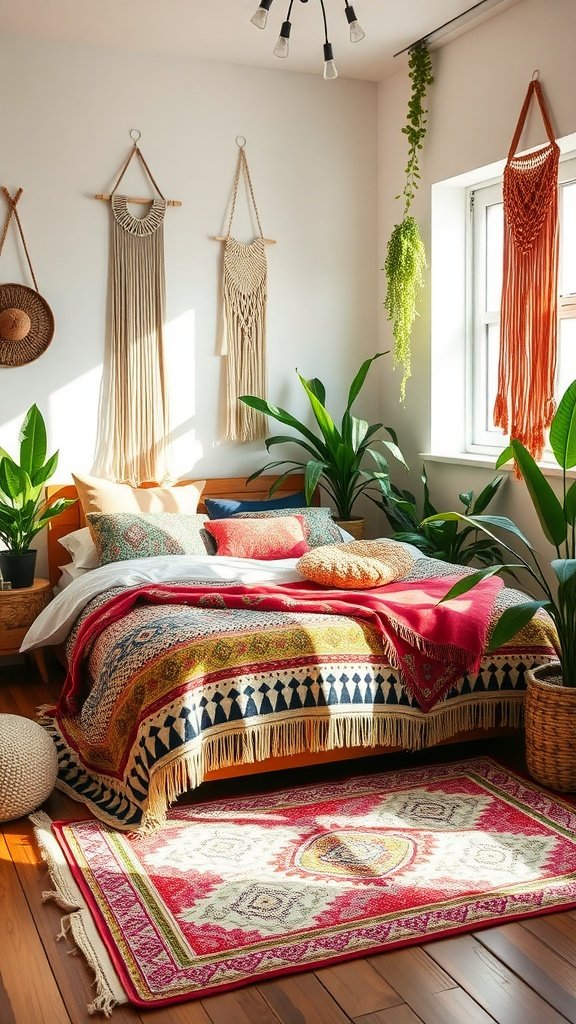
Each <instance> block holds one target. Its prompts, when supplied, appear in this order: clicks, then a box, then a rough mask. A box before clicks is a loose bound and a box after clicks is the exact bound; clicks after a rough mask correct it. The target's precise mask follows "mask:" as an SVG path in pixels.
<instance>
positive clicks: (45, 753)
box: [0, 715, 58, 821]
mask: <svg viewBox="0 0 576 1024" xmlns="http://www.w3.org/2000/svg"><path fill="white" fill-rule="evenodd" d="M57 771H58V757H57V754H56V747H55V746H54V742H53V740H52V738H51V737H50V736H49V735H48V733H47V732H46V730H45V729H43V728H42V726H41V725H38V723H37V722H32V721H31V720H30V719H29V718H21V717H20V715H0V821H12V819H13V818H21V817H22V815H24V814H30V812H31V811H35V810H36V808H37V807H39V806H40V804H41V803H44V800H46V799H47V797H49V796H50V793H51V792H52V790H53V788H54V783H55V782H56V773H57Z"/></svg>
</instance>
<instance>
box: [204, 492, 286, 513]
mask: <svg viewBox="0 0 576 1024" xmlns="http://www.w3.org/2000/svg"><path fill="white" fill-rule="evenodd" d="M305 502H306V498H305V496H304V491H298V493H297V494H289V495H288V497H286V498H269V499H267V500H266V501H236V499H235V498H206V499H205V500H204V504H205V506H206V511H207V513H208V515H209V516H210V519H229V518H230V516H234V515H236V513H238V512H271V511H273V510H275V509H282V508H298V509H299V508H300V506H301V505H304V504H305Z"/></svg>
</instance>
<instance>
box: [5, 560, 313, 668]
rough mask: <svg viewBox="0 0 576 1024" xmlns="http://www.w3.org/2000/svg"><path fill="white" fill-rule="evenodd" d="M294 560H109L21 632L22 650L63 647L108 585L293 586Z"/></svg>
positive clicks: (65, 591)
mask: <svg viewBox="0 0 576 1024" xmlns="http://www.w3.org/2000/svg"><path fill="white" fill-rule="evenodd" d="M297 561H298V559H297V558H285V559H278V560H271V561H262V560H260V559H257V558H228V557H225V556H218V557H215V556H214V555H194V556H190V555H169V556H164V555H159V556H157V557H156V558H141V559H133V560H131V561H124V562H112V563H110V564H109V565H102V566H100V568H99V569H91V570H90V571H89V572H86V573H84V575H82V576H80V577H79V578H78V579H76V580H73V581H72V582H71V583H70V584H69V585H68V586H67V587H65V588H64V589H63V590H62V591H61V592H60V593H59V594H58V595H57V596H56V597H55V598H54V600H53V601H51V602H50V604H49V605H48V606H47V607H46V608H45V609H44V611H42V612H40V615H39V616H38V618H37V619H35V620H34V622H33V623H32V625H31V626H30V629H29V630H28V632H27V633H26V636H25V637H24V640H23V641H22V645H21V647H20V650H21V651H30V650H32V648H34V647H45V646H50V645H52V644H60V643H62V642H63V641H64V640H65V639H66V637H67V636H68V633H69V631H70V628H71V626H72V624H73V622H74V620H75V619H76V617H77V616H78V615H79V614H80V612H81V611H82V609H83V608H84V607H85V606H86V605H87V604H88V602H89V601H91V600H92V598H93V597H96V596H97V595H98V594H101V593H102V591H104V590H108V589H109V588H110V587H117V586H123V587H137V586H139V585H140V584H141V583H161V582H163V581H167V580H169V581H172V580H195V581H201V580H205V581H206V582H210V581H212V580H214V581H222V580H227V581H228V582H230V583H293V582H295V581H296V580H302V579H303V578H304V577H303V576H302V575H301V574H300V573H299V572H296V568H295V566H296V562H297Z"/></svg>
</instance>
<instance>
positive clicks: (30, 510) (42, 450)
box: [0, 405, 74, 588]
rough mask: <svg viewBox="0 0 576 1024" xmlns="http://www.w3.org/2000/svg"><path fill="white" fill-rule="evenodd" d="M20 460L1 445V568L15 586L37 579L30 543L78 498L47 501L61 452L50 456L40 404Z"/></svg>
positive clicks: (28, 419)
mask: <svg viewBox="0 0 576 1024" xmlns="http://www.w3.org/2000/svg"><path fill="white" fill-rule="evenodd" d="M18 441H19V444H20V462H19V463H17V462H16V461H15V460H14V459H13V458H12V457H11V456H10V455H9V454H8V452H7V451H5V450H4V448H0V540H1V541H3V542H4V544H5V546H6V550H5V551H0V571H1V572H2V576H3V578H4V579H5V580H7V581H9V582H10V583H11V584H12V586H13V587H14V588H16V587H30V586H32V583H33V582H34V567H35V564H36V551H35V550H34V549H32V548H30V543H31V541H32V540H33V539H34V537H35V536H36V534H37V533H39V532H40V530H42V529H44V527H45V526H46V524H47V523H48V522H50V520H51V519H54V517H55V516H57V515H59V514H60V512H63V511H64V509H65V508H68V506H69V505H72V504H73V503H74V499H68V498H55V499H54V500H53V501H45V500H44V498H43V497H42V494H43V490H44V485H45V483H46V482H47V481H48V480H49V479H50V477H51V476H52V474H53V473H54V471H55V469H56V466H57V465H58V452H54V454H53V455H51V456H50V458H49V459H46V426H45V423H44V419H43V417H42V413H41V412H40V410H39V409H38V407H37V406H36V405H33V406H31V408H30V409H29V410H28V412H27V413H26V416H25V417H24V422H23V424H22V427H21V429H20V434H19V438H18Z"/></svg>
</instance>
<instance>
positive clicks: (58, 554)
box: [46, 474, 516, 782]
mask: <svg viewBox="0 0 576 1024" xmlns="http://www.w3.org/2000/svg"><path fill="white" fill-rule="evenodd" d="M276 479H277V477H275V476H261V477H258V478H257V479H256V480H252V481H251V482H250V483H248V484H247V483H246V480H245V478H244V477H216V478H213V479H208V480H206V486H205V487H204V490H203V492H202V499H201V500H200V502H199V505H198V511H199V512H205V511H206V506H205V504H204V499H205V498H234V499H238V500H239V501H243V500H244V501H246V500H253V501H265V500H266V499H267V498H268V497H269V490H270V487H271V485H272V484H273V483H274V481H275V480H276ZM193 482H194V481H192V480H179V481H178V482H177V483H176V484H174V486H175V487H178V486H183V485H185V484H190V483H193ZM142 486H144V487H147V486H148V487H153V486H158V485H157V484H143V485H142ZM303 488H304V476H303V475H302V474H293V475H291V476H289V477H286V479H285V480H284V481H283V482H282V484H281V485H280V487H278V489H277V490H276V491H275V494H274V496H275V497H278V498H282V497H287V496H288V495H290V494H295V493H297V492H298V491H301V490H303ZM46 494H47V496H49V497H50V498H76V499H77V498H78V492H77V490H76V487H75V485H74V484H56V485H48V486H47V488H46ZM85 525H86V520H85V518H84V514H83V511H82V506H81V504H80V502H79V501H78V500H76V503H75V504H74V505H71V506H70V507H69V508H67V509H66V510H65V511H64V512H63V513H62V514H61V515H59V516H58V517H57V518H56V519H54V520H52V521H51V522H50V523H49V524H48V570H49V578H50V582H51V583H52V585H55V584H56V583H57V582H58V579H59V576H60V570H59V566H62V565H65V564H66V563H67V562H69V561H70V560H71V559H70V555H69V554H68V552H67V551H66V550H65V549H64V548H63V547H62V545H61V544H59V543H58V542H59V540H60V538H61V537H65V536H66V534H68V533H72V531H73V530H79V529H81V528H82V527H83V526H85ZM515 731H516V730H514V729H509V728H497V729H491V730H490V731H484V730H482V729H475V730H473V731H471V732H466V733H458V734H455V735H454V736H452V737H450V738H449V739H447V740H443V741H441V743H440V744H439V745H440V746H442V745H445V744H451V743H459V742H463V741H466V742H470V741H472V740H478V739H487V738H490V737H495V736H506V735H510V734H513V733H514V732H515ZM402 749H403V748H402V747H347V748H336V749H333V750H326V751H319V752H317V753H312V752H310V751H304V752H303V753H300V754H292V755H290V756H289V757H274V758H269V759H268V760H265V761H257V762H254V763H253V764H242V765H234V766H231V767H229V768H220V769H218V770H217V771H211V772H207V773H206V776H205V781H206V782H212V781H216V780H218V779H228V778H236V777H238V776H241V775H256V774H260V773H262V772H271V771H282V770H286V769H292V768H302V767H312V766H313V765H316V764H326V763H330V762H332V761H347V760H354V759H358V758H365V757H372V756H374V755H379V754H391V753H398V752H399V751H401V750H402Z"/></svg>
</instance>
